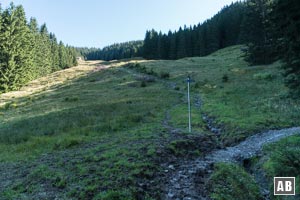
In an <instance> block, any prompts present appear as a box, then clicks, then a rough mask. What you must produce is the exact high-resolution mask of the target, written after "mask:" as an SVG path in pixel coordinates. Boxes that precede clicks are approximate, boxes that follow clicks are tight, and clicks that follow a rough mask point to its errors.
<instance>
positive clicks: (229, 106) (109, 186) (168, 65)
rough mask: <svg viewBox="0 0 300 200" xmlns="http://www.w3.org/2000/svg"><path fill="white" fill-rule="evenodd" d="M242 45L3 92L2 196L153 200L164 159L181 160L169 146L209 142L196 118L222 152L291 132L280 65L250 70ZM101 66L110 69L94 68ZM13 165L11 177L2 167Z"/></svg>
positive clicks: (90, 70) (298, 108)
mask: <svg viewBox="0 0 300 200" xmlns="http://www.w3.org/2000/svg"><path fill="white" fill-rule="evenodd" d="M241 47H242V46H232V47H229V48H226V49H222V50H219V51H217V52H215V53H213V54H211V55H209V56H206V57H191V58H184V59H180V60H176V61H169V60H155V61H154V60H143V59H133V60H120V61H111V62H102V61H97V62H86V63H83V64H82V65H81V66H79V68H78V70H79V71H80V73H79V72H78V70H77V71H76V70H74V71H68V70H62V71H59V72H56V73H55V74H51V75H49V76H48V77H45V78H44V79H43V80H37V81H34V82H31V83H30V84H28V86H26V87H25V88H26V91H33V92H28V93H26V92H25V93H24V91H25V89H23V90H21V91H20V93H21V92H22V91H23V93H24V94H23V93H22V95H21V94H20V93H18V92H14V93H11V94H2V95H1V96H0V105H1V107H0V161H1V167H2V169H1V170H2V171H1V172H4V173H7V177H15V179H14V181H11V182H9V183H7V185H5V183H2V185H1V183H0V187H4V188H5V189H4V191H2V193H0V196H4V197H5V199H39V198H42V197H43V196H42V195H43V191H45V190H46V191H47V192H48V196H50V197H58V198H61V199H137V198H143V199H157V198H158V197H159V196H160V191H161V188H160V183H159V179H157V178H156V177H158V176H159V174H160V172H161V170H162V169H161V167H160V163H161V162H162V160H164V159H167V158H164V157H163V156H166V155H167V156H170V155H172V156H178V155H181V156H182V153H181V152H180V151H183V152H184V149H176V148H177V146H176V145H174V144H176V142H178V141H183V140H187V138H188V137H192V136H195V137H196V136H199V135H209V134H211V133H210V131H209V130H208V129H207V127H206V123H205V122H204V121H203V119H202V117H201V114H206V115H207V116H209V117H210V118H211V119H213V121H214V124H215V126H217V127H219V128H221V129H222V132H221V135H220V138H219V139H218V140H219V141H218V142H220V143H223V144H224V145H232V144H235V143H237V142H239V141H242V140H243V139H245V138H246V137H248V136H250V135H251V134H254V133H257V132H260V131H263V130H268V129H278V128H284V127H292V126H297V125H299V119H300V102H299V101H297V100H292V99H290V98H288V97H287V88H286V87H285V86H284V84H283V78H282V76H281V75H280V74H281V63H280V62H275V63H273V64H271V65H261V66H249V65H248V63H246V62H245V61H244V55H243V53H242V52H241V51H240V49H241ZM102 65H109V68H107V69H103V70H95V69H97V66H102ZM82 66H85V67H83V68H84V69H85V70H80V69H81V68H80V67H82ZM188 75H190V76H191V77H192V79H193V80H194V82H192V84H191V97H192V98H191V99H192V122H193V123H192V126H193V132H192V133H188V130H187V117H188V115H187V99H186V92H187V84H186V81H185V80H186V77H187V76H188ZM45 80H47V81H45ZM33 88H40V89H38V90H34V89H33ZM199 102H201V104H202V106H199V105H197V103H199ZM171 147H172V148H171ZM174 148H175V149H174ZM178 148H179V147H178ZM161 152H164V153H161ZM174 152H176V153H174ZM201 153H202V152H197V154H198V155H201ZM274 162H275V161H274ZM15 165H16V166H19V168H18V169H19V170H18V171H17V172H16V174H10V173H9V172H8V170H7V171H5V169H3V167H6V166H7V167H9V166H15ZM271 166H273V165H272V163H271V161H270V162H269V164H268V163H267V164H266V168H267V169H270V168H271ZM272 172H273V171H272ZM240 173H242V174H243V173H244V172H242V171H241V172H240ZM270 173H271V172H270ZM274 173H275V172H274ZM24 175H25V176H24ZM216 176H217V175H216ZM149 182H150V183H151V185H150V186H149V185H147V184H146V183H149ZM249 187H252V188H255V186H252V185H250V186H249ZM255 190H256V188H255Z"/></svg>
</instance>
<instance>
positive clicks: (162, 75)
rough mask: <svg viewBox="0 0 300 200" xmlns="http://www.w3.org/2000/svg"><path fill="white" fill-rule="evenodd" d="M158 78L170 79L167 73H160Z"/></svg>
mask: <svg viewBox="0 0 300 200" xmlns="http://www.w3.org/2000/svg"><path fill="white" fill-rule="evenodd" d="M160 78H163V79H168V78H170V73H168V72H161V73H160Z"/></svg>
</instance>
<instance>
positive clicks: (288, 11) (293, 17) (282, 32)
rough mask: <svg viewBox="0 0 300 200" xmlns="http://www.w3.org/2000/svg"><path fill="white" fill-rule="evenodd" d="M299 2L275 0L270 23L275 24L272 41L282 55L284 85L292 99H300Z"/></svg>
mask: <svg viewBox="0 0 300 200" xmlns="http://www.w3.org/2000/svg"><path fill="white" fill-rule="evenodd" d="M299 10H300V2H299V1H298V0H276V1H275V2H274V4H273V11H272V13H271V14H272V18H271V22H272V23H273V24H276V26H274V27H275V31H274V32H275V33H276V34H275V35H273V38H272V39H273V41H274V43H275V44H276V46H277V48H276V49H278V50H279V49H281V50H280V51H279V52H280V54H281V55H282V57H283V59H284V61H285V62H286V64H285V65H284V71H285V72H284V76H285V83H286V85H287V86H288V87H289V88H290V92H291V94H292V96H293V97H297V98H299V97H300V12H299Z"/></svg>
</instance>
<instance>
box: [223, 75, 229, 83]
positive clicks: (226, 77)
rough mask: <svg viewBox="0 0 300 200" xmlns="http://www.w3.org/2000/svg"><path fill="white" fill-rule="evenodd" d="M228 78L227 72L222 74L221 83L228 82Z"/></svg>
mask: <svg viewBox="0 0 300 200" xmlns="http://www.w3.org/2000/svg"><path fill="white" fill-rule="evenodd" d="M228 80H229V77H228V75H227V74H224V75H223V77H222V82H223V83H226V82H228Z"/></svg>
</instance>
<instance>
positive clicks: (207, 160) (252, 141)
mask: <svg viewBox="0 0 300 200" xmlns="http://www.w3.org/2000/svg"><path fill="white" fill-rule="evenodd" d="M295 134H300V127H294V128H287V129H281V130H271V131H267V132H263V133H258V134H255V135H253V136H251V137H249V138H248V139H246V140H245V141H243V142H241V143H240V144H238V145H236V146H233V147H227V148H225V149H221V150H216V151H213V152H211V153H209V154H208V155H206V156H205V157H204V158H197V159H195V160H191V161H184V162H183V163H182V164H181V165H179V166H176V167H174V166H173V165H171V166H168V167H169V168H172V169H173V170H171V171H170V174H169V176H168V177H169V180H168V182H167V183H166V189H165V192H166V194H165V199H169V200H171V199H185V200H188V199H189V200H198V199H199V200H202V199H203V200H205V199H209V197H208V194H207V191H206V189H205V183H206V180H207V179H208V177H209V175H210V174H211V173H212V170H213V165H214V163H217V162H231V163H243V162H244V161H245V160H247V159H249V158H251V157H253V156H257V155H259V154H260V152H261V151H262V147H263V146H264V145H265V144H268V143H272V142H276V141H278V140H280V139H283V138H285V137H288V136H292V135H295Z"/></svg>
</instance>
